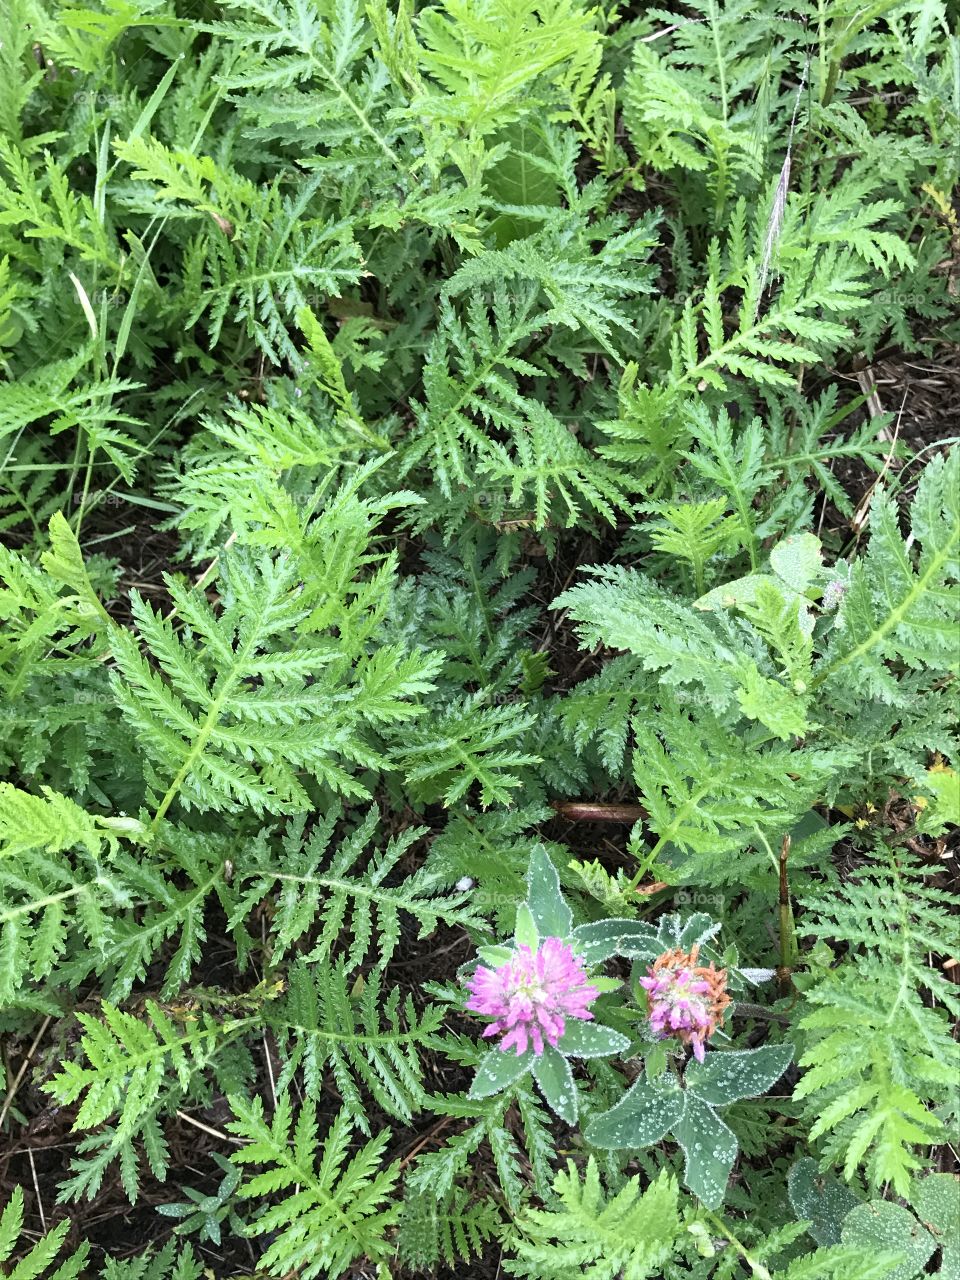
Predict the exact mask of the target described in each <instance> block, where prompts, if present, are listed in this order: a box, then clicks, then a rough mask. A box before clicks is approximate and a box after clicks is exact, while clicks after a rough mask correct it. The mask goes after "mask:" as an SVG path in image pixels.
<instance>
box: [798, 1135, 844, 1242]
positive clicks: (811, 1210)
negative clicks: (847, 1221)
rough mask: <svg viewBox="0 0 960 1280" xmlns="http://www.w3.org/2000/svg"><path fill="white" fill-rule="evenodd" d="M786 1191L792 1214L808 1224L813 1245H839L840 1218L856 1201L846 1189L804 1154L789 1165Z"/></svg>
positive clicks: (841, 1218) (841, 1222)
mask: <svg viewBox="0 0 960 1280" xmlns="http://www.w3.org/2000/svg"><path fill="white" fill-rule="evenodd" d="M787 1190H788V1191H789V1194H790V1204H791V1205H792V1206H793V1211H794V1213H795V1214H796V1215H797V1217H798V1218H801V1219H806V1220H807V1221H808V1222H809V1223H810V1226H809V1227H808V1228H807V1229H808V1231H809V1232H810V1234H811V1235H812V1236H813V1238H814V1240H816V1242H817V1244H820V1245H837V1244H839V1243H840V1229H841V1227H842V1226H843V1220H844V1218H846V1216H847V1214H848V1213H849V1212H850V1210H851V1209H855V1208H856V1207H857V1205H858V1204H859V1203H860V1201H859V1200H858V1199H857V1197H856V1196H855V1195H854V1194H853V1192H852V1191H851V1190H850V1188H849V1187H848V1186H847V1185H846V1184H845V1183H843V1182H841V1181H840V1179H839V1178H838V1177H836V1175H834V1174H832V1173H824V1172H823V1171H822V1170H821V1169H820V1167H819V1165H818V1164H817V1162H816V1160H812V1159H811V1158H810V1157H809V1156H804V1157H803V1158H802V1159H800V1160H797V1161H796V1162H795V1163H794V1164H793V1165H791V1167H790V1172H789V1174H788V1175H787Z"/></svg>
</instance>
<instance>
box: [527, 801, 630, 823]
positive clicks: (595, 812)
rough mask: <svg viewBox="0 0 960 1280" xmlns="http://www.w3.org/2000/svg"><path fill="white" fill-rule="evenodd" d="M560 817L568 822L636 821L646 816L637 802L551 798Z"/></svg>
mask: <svg viewBox="0 0 960 1280" xmlns="http://www.w3.org/2000/svg"><path fill="white" fill-rule="evenodd" d="M550 807H551V809H555V810H556V811H557V813H559V814H560V816H561V818H566V819H567V820H568V821H570V822H638V821H639V820H640V819H641V818H645V817H646V816H647V811H646V809H644V808H643V806H642V805H639V804H604V803H603V802H602V801H599V800H598V801H590V800H551V801H550Z"/></svg>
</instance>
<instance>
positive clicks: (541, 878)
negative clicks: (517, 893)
mask: <svg viewBox="0 0 960 1280" xmlns="http://www.w3.org/2000/svg"><path fill="white" fill-rule="evenodd" d="M527 906H528V908H529V910H530V916H531V919H532V920H533V923H534V925H535V926H536V929H537V932H538V934H539V935H540V937H541V938H566V937H567V936H568V935H569V933H570V929H571V928H572V926H573V912H572V911H571V910H570V908H569V907H568V906H567V904H566V902H565V901H564V898H563V894H562V893H561V891H560V877H559V875H558V874H557V869H556V867H555V866H554V865H553V863H552V862H551V860H550V855H549V854H548V853H547V851H546V849H544V848H543V846H542V845H538V846H537V847H536V848H535V849H534V850H533V852H532V853H531V855H530V867H529V870H528V871H527Z"/></svg>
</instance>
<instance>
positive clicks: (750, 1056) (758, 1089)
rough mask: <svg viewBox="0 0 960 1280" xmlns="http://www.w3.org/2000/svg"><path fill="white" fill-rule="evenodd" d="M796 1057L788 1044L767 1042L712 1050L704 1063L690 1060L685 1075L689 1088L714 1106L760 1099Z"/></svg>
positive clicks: (685, 1083) (686, 1084)
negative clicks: (725, 1051) (737, 1047)
mask: <svg viewBox="0 0 960 1280" xmlns="http://www.w3.org/2000/svg"><path fill="white" fill-rule="evenodd" d="M792 1058H793V1047H792V1045H789V1044H766V1045H764V1046H763V1047H762V1048H760V1049H744V1050H742V1051H733V1052H730V1053H723V1052H714V1053H711V1054H710V1055H709V1056H708V1057H707V1059H706V1061H705V1062H697V1061H696V1060H693V1061H691V1063H690V1065H689V1066H688V1067H687V1070H686V1072H685V1074H684V1077H683V1083H684V1085H685V1087H686V1089H687V1090H688V1091H692V1092H694V1093H696V1095H697V1097H699V1098H702V1099H703V1101H704V1102H706V1103H708V1104H709V1105H710V1106H712V1107H724V1106H727V1104H728V1103H731V1102H739V1101H740V1099H741V1098H758V1097H760V1095H761V1094H764V1093H766V1092H767V1090H768V1089H769V1088H770V1086H771V1085H772V1084H773V1083H774V1082H775V1081H777V1080H779V1079H780V1077H781V1076H782V1075H783V1073H784V1071H786V1069H787V1067H788V1066H789V1065H790V1061H791V1059H792Z"/></svg>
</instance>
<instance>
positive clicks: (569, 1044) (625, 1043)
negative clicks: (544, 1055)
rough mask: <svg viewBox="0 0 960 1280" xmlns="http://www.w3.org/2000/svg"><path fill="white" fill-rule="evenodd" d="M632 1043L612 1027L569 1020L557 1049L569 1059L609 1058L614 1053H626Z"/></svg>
mask: <svg viewBox="0 0 960 1280" xmlns="http://www.w3.org/2000/svg"><path fill="white" fill-rule="evenodd" d="M629 1048H630V1041H629V1040H628V1039H627V1037H626V1036H624V1035H621V1034H620V1032H619V1031H614V1030H613V1028H612V1027H603V1026H601V1025H600V1024H599V1023H597V1022H584V1021H583V1019H582V1018H568V1019H567V1025H566V1028H565V1030H564V1033H563V1035H562V1036H561V1037H560V1041H559V1043H558V1045H557V1049H558V1050H559V1051H560V1053H562V1054H565V1055H566V1056H567V1057H569V1058H608V1057H610V1055H611V1054H614V1053H626V1051H627V1050H628V1049H629Z"/></svg>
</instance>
